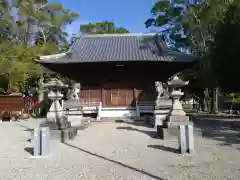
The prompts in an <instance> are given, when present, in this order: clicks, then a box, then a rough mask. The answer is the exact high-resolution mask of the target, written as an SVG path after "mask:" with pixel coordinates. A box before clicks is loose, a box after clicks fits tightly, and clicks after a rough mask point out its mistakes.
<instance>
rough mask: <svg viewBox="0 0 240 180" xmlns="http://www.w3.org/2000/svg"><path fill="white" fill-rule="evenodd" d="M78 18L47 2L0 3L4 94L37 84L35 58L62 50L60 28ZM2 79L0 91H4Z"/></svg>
mask: <svg viewBox="0 0 240 180" xmlns="http://www.w3.org/2000/svg"><path fill="white" fill-rule="evenodd" d="M78 16H79V15H78V14H77V13H74V12H72V11H71V10H70V9H65V8H64V7H63V5H62V4H60V3H52V2H48V1H47V0H14V1H8V0H2V1H1V2H0V75H4V78H5V79H6V78H7V79H8V82H7V83H9V86H8V91H11V90H12V89H15V90H16V91H21V90H22V89H23V87H24V86H25V85H26V84H28V85H36V84H37V81H38V79H39V76H40V74H41V72H42V70H41V68H40V66H39V64H36V62H35V57H36V56H37V55H49V54H55V53H59V52H61V51H64V50H66V49H67V48H68V45H67V33H66V32H64V31H63V29H64V27H65V26H66V25H68V24H71V23H72V22H73V21H74V20H75V19H76V18H77V17H78ZM3 80H4V79H3V78H1V83H0V88H2V89H3V90H4V91H6V81H5V80H4V81H3ZM30 81H31V83H30ZM3 82H5V83H3ZM29 83H30V84H29Z"/></svg>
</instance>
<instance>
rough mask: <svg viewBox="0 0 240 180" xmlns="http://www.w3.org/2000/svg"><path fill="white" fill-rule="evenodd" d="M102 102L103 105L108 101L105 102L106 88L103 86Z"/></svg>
mask: <svg viewBox="0 0 240 180" xmlns="http://www.w3.org/2000/svg"><path fill="white" fill-rule="evenodd" d="M101 102H102V105H103V106H105V105H106V102H105V90H104V88H103V87H102V88H101Z"/></svg>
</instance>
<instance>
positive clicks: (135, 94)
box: [133, 88, 138, 102]
mask: <svg viewBox="0 0 240 180" xmlns="http://www.w3.org/2000/svg"><path fill="white" fill-rule="evenodd" d="M133 96H134V100H135V102H137V100H138V93H137V89H136V88H134V89H133Z"/></svg>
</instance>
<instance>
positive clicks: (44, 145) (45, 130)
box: [41, 127, 50, 156]
mask: <svg viewBox="0 0 240 180" xmlns="http://www.w3.org/2000/svg"><path fill="white" fill-rule="evenodd" d="M49 139H50V130H49V127H42V128H41V155H42V156H47V155H48V154H49Z"/></svg>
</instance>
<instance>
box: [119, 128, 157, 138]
mask: <svg viewBox="0 0 240 180" xmlns="http://www.w3.org/2000/svg"><path fill="white" fill-rule="evenodd" d="M116 129H117V130H129V131H137V132H141V133H144V134H146V135H148V136H150V137H151V138H155V139H160V137H159V136H157V133H156V131H154V129H153V130H152V131H147V130H139V129H137V128H133V127H117V128H116Z"/></svg>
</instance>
